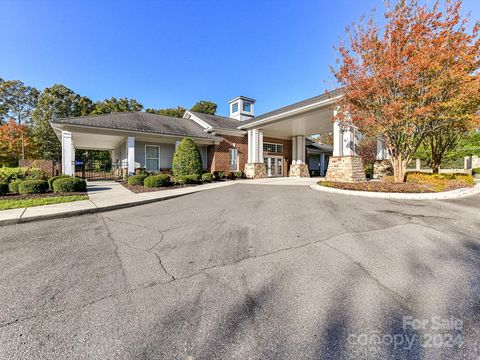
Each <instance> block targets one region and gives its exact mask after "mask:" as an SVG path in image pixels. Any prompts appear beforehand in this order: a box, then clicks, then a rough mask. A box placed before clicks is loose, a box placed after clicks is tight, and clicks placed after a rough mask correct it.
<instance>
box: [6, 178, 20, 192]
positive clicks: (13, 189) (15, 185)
mask: <svg viewBox="0 0 480 360" xmlns="http://www.w3.org/2000/svg"><path fill="white" fill-rule="evenodd" d="M22 181H24V180H21V179H17V180H13V181H12V182H10V183H9V184H8V191H10V192H11V193H18V186H19V185H20V184H21V183H22Z"/></svg>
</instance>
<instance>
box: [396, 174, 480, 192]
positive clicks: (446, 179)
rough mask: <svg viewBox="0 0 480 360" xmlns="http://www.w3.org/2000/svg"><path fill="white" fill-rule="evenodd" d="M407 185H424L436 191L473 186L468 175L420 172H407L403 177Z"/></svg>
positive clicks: (471, 177)
mask: <svg viewBox="0 0 480 360" xmlns="http://www.w3.org/2000/svg"><path fill="white" fill-rule="evenodd" d="M405 178H406V182H407V183H414V184H426V185H430V186H433V187H434V188H435V189H436V190H437V191H441V190H444V189H445V188H448V187H449V186H452V185H458V186H463V187H468V186H473V185H474V184H475V181H474V180H473V176H471V175H468V174H430V173H422V172H408V173H407V174H406V175H405Z"/></svg>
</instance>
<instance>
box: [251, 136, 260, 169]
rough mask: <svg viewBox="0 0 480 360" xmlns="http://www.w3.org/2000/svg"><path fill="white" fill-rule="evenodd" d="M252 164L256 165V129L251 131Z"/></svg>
mask: <svg viewBox="0 0 480 360" xmlns="http://www.w3.org/2000/svg"><path fill="white" fill-rule="evenodd" d="M251 160H252V163H258V129H253V131H252V159H251Z"/></svg>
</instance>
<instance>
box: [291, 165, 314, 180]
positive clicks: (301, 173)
mask: <svg viewBox="0 0 480 360" xmlns="http://www.w3.org/2000/svg"><path fill="white" fill-rule="evenodd" d="M288 176H289V177H310V172H309V171H308V165H307V164H295V165H290V172H289V174H288Z"/></svg>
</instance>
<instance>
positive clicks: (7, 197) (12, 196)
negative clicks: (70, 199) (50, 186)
mask: <svg viewBox="0 0 480 360" xmlns="http://www.w3.org/2000/svg"><path fill="white" fill-rule="evenodd" d="M73 195H87V193H86V192H68V193H61V192H58V193H54V192H47V193H42V194H28V195H19V194H6V195H1V196H0V201H1V200H26V199H38V198H49V197H57V196H73Z"/></svg>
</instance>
